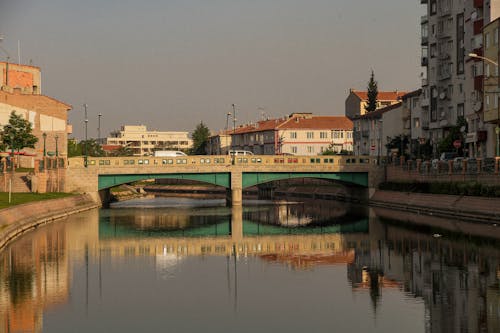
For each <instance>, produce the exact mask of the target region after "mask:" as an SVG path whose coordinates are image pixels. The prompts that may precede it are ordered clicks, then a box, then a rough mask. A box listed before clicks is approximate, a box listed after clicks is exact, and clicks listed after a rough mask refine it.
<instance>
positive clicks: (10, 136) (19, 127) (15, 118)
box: [1, 111, 38, 152]
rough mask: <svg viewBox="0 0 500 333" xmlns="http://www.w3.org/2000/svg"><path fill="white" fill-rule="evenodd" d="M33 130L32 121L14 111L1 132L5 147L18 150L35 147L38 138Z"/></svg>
mask: <svg viewBox="0 0 500 333" xmlns="http://www.w3.org/2000/svg"><path fill="white" fill-rule="evenodd" d="M32 131H33V130H32V128H31V123H30V122H29V121H28V120H26V119H24V118H23V117H21V116H20V115H17V114H16V113H15V112H14V111H12V113H11V114H10V118H9V123H8V124H6V125H5V126H4V127H3V131H2V132H1V141H2V143H3V145H4V148H6V147H8V148H9V149H10V150H16V151H17V152H19V151H20V150H21V149H23V148H35V144H36V143H37V142H38V138H37V137H36V136H35V135H33V133H32Z"/></svg>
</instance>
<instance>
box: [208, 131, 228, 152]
mask: <svg viewBox="0 0 500 333" xmlns="http://www.w3.org/2000/svg"><path fill="white" fill-rule="evenodd" d="M230 149H231V134H230V131H220V132H219V133H216V134H212V135H210V137H209V138H208V142H207V154H208V155H227V154H229V150H230Z"/></svg>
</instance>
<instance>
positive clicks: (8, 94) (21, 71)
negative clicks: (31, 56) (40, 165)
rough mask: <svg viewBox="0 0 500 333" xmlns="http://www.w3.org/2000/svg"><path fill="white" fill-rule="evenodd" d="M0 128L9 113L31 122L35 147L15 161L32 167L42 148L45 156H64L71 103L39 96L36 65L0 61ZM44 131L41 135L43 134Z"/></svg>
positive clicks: (41, 154) (38, 77)
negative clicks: (35, 141)
mask: <svg viewBox="0 0 500 333" xmlns="http://www.w3.org/2000/svg"><path fill="white" fill-rule="evenodd" d="M0 71H1V72H2V73H3V74H2V75H0V128H1V127H2V126H3V125H5V124H7V123H8V121H9V118H10V115H11V113H12V112H15V113H16V114H17V115H21V116H22V117H23V118H24V119H26V120H28V121H29V122H30V123H31V127H32V130H33V132H32V133H33V135H35V136H36V137H37V138H38V142H37V143H36V144H35V148H34V149H33V148H25V149H23V150H22V151H21V154H24V155H23V157H20V158H19V159H18V160H19V163H20V166H23V167H33V166H34V159H35V158H36V159H39V158H41V157H42V156H43V152H44V151H45V152H46V153H47V154H49V155H55V154H56V153H57V155H59V156H66V154H67V144H66V142H67V135H68V134H69V133H71V127H70V126H68V125H67V120H68V111H69V110H71V106H70V105H68V104H66V103H63V102H60V101H58V100H56V99H54V98H51V97H47V96H43V95H41V74H40V68H38V67H33V66H26V65H17V64H11V63H5V62H0ZM44 134H45V136H44Z"/></svg>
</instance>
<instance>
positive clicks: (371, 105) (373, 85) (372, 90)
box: [365, 70, 378, 112]
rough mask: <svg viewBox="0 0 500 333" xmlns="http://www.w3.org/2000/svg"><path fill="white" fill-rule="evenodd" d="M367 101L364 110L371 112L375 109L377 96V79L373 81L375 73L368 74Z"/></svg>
mask: <svg viewBox="0 0 500 333" xmlns="http://www.w3.org/2000/svg"><path fill="white" fill-rule="evenodd" d="M367 92H368V103H367V104H366V105H365V110H366V112H372V111H375V110H376V109H377V96H378V87H377V81H375V75H374V74H373V70H372V75H371V76H370V81H368V91H367Z"/></svg>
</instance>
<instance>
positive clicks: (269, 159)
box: [68, 155, 377, 168]
mask: <svg viewBox="0 0 500 333" xmlns="http://www.w3.org/2000/svg"><path fill="white" fill-rule="evenodd" d="M370 164H371V165H376V164H377V159H376V158H374V157H370V156H335V155H328V156H326V155H325V156H286V155H246V156H234V157H232V156H227V155H198V156H182V157H88V159H87V167H89V168H117V167H118V168H119V167H131V166H141V167H159V166H165V167H168V166H177V167H182V166H188V165H198V166H207V165H214V166H223V165H226V166H229V165H239V166H245V165H295V166H300V165H370ZM68 166H69V167H79V166H80V167H83V166H84V159H83V158H69V159H68Z"/></svg>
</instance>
